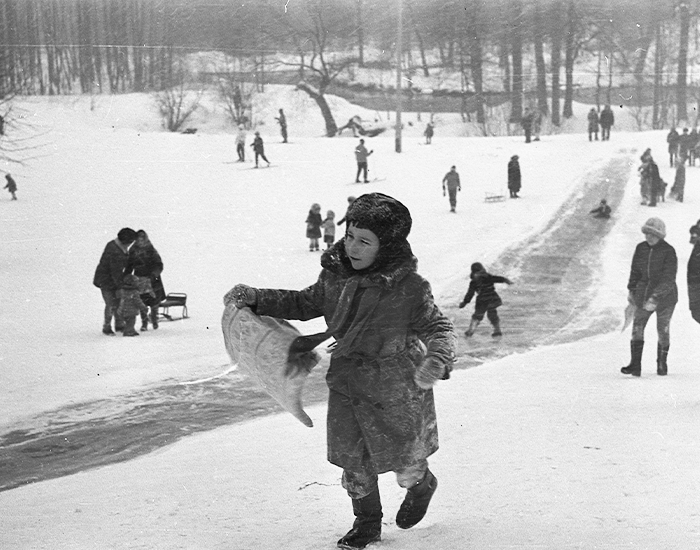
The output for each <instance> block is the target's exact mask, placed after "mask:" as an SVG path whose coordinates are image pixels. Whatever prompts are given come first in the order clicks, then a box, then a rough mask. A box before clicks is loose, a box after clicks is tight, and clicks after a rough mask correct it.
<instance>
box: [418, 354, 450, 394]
mask: <svg viewBox="0 0 700 550" xmlns="http://www.w3.org/2000/svg"><path fill="white" fill-rule="evenodd" d="M444 375H445V366H444V365H443V364H442V363H441V362H440V361H438V360H437V359H435V358H434V357H426V358H425V361H423V364H422V365H421V366H420V367H418V370H417V371H416V375H415V376H414V377H413V380H414V381H415V382H416V385H417V386H418V387H419V388H421V389H423V390H429V389H430V388H432V387H433V384H435V382H437V381H438V380H440V379H441V378H442V377H443V376H444Z"/></svg>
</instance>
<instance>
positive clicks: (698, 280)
mask: <svg viewBox="0 0 700 550" xmlns="http://www.w3.org/2000/svg"><path fill="white" fill-rule="evenodd" d="M688 302H689V306H690V309H691V311H692V310H694V309H700V243H697V244H696V245H695V246H694V247H693V251H692V252H691V253H690V258H689V259H688Z"/></svg>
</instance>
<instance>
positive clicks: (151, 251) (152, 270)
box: [126, 243, 165, 303]
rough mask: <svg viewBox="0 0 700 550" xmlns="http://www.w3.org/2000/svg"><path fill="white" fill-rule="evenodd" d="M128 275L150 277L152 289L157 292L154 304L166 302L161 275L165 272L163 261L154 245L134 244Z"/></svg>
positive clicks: (127, 269) (131, 250)
mask: <svg viewBox="0 0 700 550" xmlns="http://www.w3.org/2000/svg"><path fill="white" fill-rule="evenodd" d="M126 271H127V272H128V273H132V272H133V274H134V275H136V276H137V277H149V278H150V279H151V287H152V288H153V292H155V294H156V296H155V300H154V303H160V302H162V301H163V300H165V288H164V286H163V279H161V277H160V274H161V273H162V272H163V260H161V257H160V254H158V251H157V250H156V249H155V247H154V246H153V245H152V244H150V243H149V244H147V245H146V246H136V244H134V245H133V246H132V247H131V249H130V250H129V264H128V266H127V268H126Z"/></svg>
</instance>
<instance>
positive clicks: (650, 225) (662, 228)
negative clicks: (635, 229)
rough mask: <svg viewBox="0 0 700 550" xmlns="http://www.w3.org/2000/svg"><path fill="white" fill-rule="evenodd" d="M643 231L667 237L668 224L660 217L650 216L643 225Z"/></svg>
mask: <svg viewBox="0 0 700 550" xmlns="http://www.w3.org/2000/svg"><path fill="white" fill-rule="evenodd" d="M642 233H644V234H646V233H649V234H650V235H656V236H657V237H658V238H659V239H665V238H666V224H665V223H664V222H663V220H661V219H659V218H649V219H648V220H647V221H646V222H645V223H644V225H643V226H642Z"/></svg>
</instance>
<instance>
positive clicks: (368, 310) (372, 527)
mask: <svg viewBox="0 0 700 550" xmlns="http://www.w3.org/2000/svg"><path fill="white" fill-rule="evenodd" d="M411 223H412V221H411V215H410V212H409V211H408V209H407V208H406V207H405V206H404V205H403V204H401V203H400V202H399V201H397V200H396V199H394V198H392V197H389V196H387V195H383V194H381V193H369V194H366V195H362V196H360V197H358V198H357V199H356V200H355V201H354V202H353V203H352V205H351V206H350V208H349V210H348V214H347V229H346V233H345V238H344V239H341V240H339V241H338V242H336V243H335V244H334V245H333V246H332V247H331V248H330V249H328V250H326V251H325V252H324V253H323V255H322V257H321V266H322V270H321V273H320V275H319V277H318V280H317V281H316V282H315V283H314V284H312V285H311V286H309V287H307V288H305V289H304V290H301V291H293V290H272V289H256V288H251V287H249V286H246V285H241V284H239V285H236V286H235V287H234V288H233V289H231V290H230V291H229V292H228V293H227V294H226V296H225V298H224V302H225V303H226V304H228V303H234V304H235V305H236V306H237V307H245V306H249V307H251V308H252V310H253V311H254V312H256V313H257V314H259V315H269V316H272V317H278V318H283V319H300V320H306V319H312V318H315V317H320V316H324V317H325V319H326V322H327V324H328V331H327V332H326V333H324V334H325V335H326V336H333V337H334V338H335V340H336V344H335V346H334V347H333V351H332V355H331V362H330V367H329V369H328V374H327V375H326V382H327V384H328V387H329V390H330V391H329V398H328V454H327V456H328V460H329V461H330V462H331V463H333V464H335V465H337V466H339V467H340V468H342V469H343V475H342V486H343V487H344V488H345V490H346V491H347V493H348V495H349V496H350V498H351V499H352V509H353V513H354V515H355V522H354V524H353V527H352V529H351V530H350V531H349V532H348V533H347V534H346V535H345V536H343V537H342V538H341V539H340V540H339V541H338V547H340V548H364V547H365V546H367V545H368V544H370V543H371V542H375V541H378V540H380V539H381V528H382V516H383V514H382V505H381V500H380V496H379V488H378V485H377V481H378V474H381V473H384V472H390V471H393V472H395V473H396V476H397V481H398V483H399V485H400V486H401V487H404V488H406V489H407V492H406V497H405V499H404V501H403V504H402V505H401V507H400V509H399V511H398V514H397V516H396V524H397V525H398V526H399V527H400V528H402V529H408V528H410V527H413V526H414V525H415V524H417V523H418V522H419V521H421V519H422V518H423V517H424V515H425V513H426V512H427V509H428V504H429V502H430V499H431V498H432V495H433V493H434V492H435V489H436V488H437V479H436V478H435V476H434V475H433V473H432V472H431V471H430V470H429V469H428V460H427V458H428V457H429V456H430V455H432V454H433V453H434V452H435V451H436V450H437V448H438V439H437V420H436V413H435V404H434V398H433V390H432V386H433V384H434V383H435V382H436V381H437V380H440V379H445V378H448V377H449V372H450V370H451V368H452V363H453V361H454V354H455V343H456V342H455V335H454V330H453V326H452V323H451V322H450V321H449V320H448V319H447V317H445V315H443V314H442V312H441V311H440V310H439V309H438V307H437V305H436V304H435V302H434V300H433V296H432V293H431V289H430V284H429V283H428V282H427V281H426V280H425V279H423V278H422V277H421V276H420V275H418V273H417V272H416V264H417V260H416V258H415V257H414V256H413V253H412V251H411V247H410V245H409V243H408V241H407V240H406V239H407V237H408V234H409V232H410V230H411ZM309 338H311V337H309ZM321 338H322V339H323V338H324V335H323V334H322V335H321ZM320 341H323V340H320Z"/></svg>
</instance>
